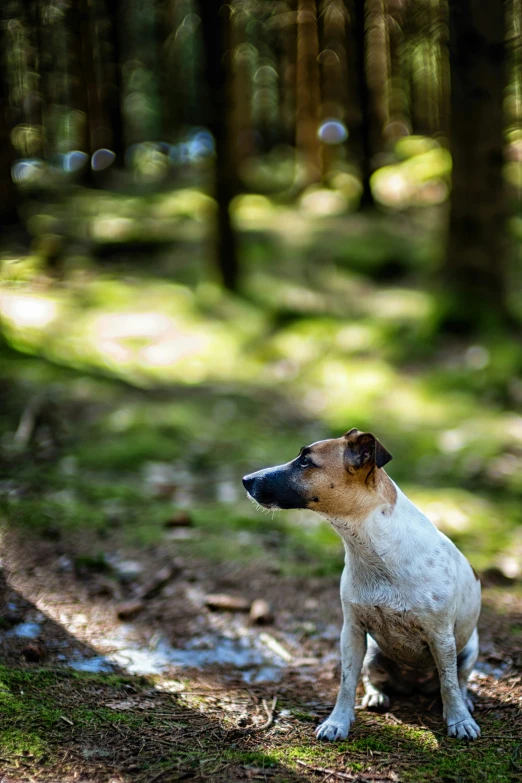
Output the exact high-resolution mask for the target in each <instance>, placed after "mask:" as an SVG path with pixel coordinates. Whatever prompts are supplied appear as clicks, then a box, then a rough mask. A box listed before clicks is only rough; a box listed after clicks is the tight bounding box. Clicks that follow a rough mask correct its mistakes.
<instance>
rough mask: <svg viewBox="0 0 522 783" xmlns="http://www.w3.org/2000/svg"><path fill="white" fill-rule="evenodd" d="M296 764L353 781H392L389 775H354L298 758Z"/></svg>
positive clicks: (311, 770)
mask: <svg viewBox="0 0 522 783" xmlns="http://www.w3.org/2000/svg"><path fill="white" fill-rule="evenodd" d="M296 764H299V766H300V767H305V769H308V770H310V772H320V773H321V774H322V775H327V776H328V777H330V776H331V775H332V776H333V777H336V778H342V780H351V781H352V783H367V781H369V780H372V781H373V780H386V781H390V778H389V777H383V776H382V775H377V776H375V775H371V774H370V775H365V776H364V777H361V776H360V775H352V774H351V773H350V772H338V771H337V770H336V769H328V768H327V767H311V766H310V765H309V764H306V763H305V762H304V761H301V760H300V759H296Z"/></svg>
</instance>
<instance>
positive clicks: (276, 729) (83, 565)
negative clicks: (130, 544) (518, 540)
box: [0, 533, 522, 783]
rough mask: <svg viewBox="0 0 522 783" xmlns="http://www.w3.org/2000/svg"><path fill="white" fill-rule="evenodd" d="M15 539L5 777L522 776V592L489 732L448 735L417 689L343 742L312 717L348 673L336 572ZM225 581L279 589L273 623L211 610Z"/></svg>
mask: <svg viewBox="0 0 522 783" xmlns="http://www.w3.org/2000/svg"><path fill="white" fill-rule="evenodd" d="M56 537H58V535H57V536H56ZM4 549H5V553H6V554H5V558H4V572H5V573H6V574H7V575H8V581H9V587H8V589H7V591H5V596H4V598H5V600H4V611H3V617H4V619H3V622H2V630H1V631H0V656H1V659H0V660H1V663H2V667H1V670H0V671H1V674H0V707H1V710H0V721H1V722H0V726H1V729H0V757H1V759H0V765H1V766H0V769H1V770H2V775H3V777H2V778H0V779H1V780H2V781H3V783H21V781H34V780H38V781H63V783H65V782H66V781H73V780H74V781H96V783H97V782H98V781H113V783H120V782H122V783H123V781H134V780H136V781H140V782H141V781H143V782H144V783H145V781H146V782H147V783H155V781H169V780H182V779H187V780H188V779H194V780H216V781H221V780H223V781H235V780H244V779H256V780H269V781H278V782H279V781H281V782H282V781H294V780H295V781H297V780H336V779H338V780H358V781H381V780H393V781H401V780H404V781H420V780H430V781H468V780H469V781H471V780H473V781H476V780H486V781H495V783H496V782H497V781H498V782H499V783H502V781H514V780H518V779H520V777H519V776H520V773H521V770H522V759H521V760H520V761H519V758H518V753H519V750H518V749H519V747H520V745H521V744H522V716H521V711H520V708H521V707H522V639H521V630H522V598H521V595H520V592H519V590H516V589H509V590H506V589H504V588H493V587H492V588H488V589H486V590H485V600H484V605H485V606H484V612H483V615H482V622H481V649H482V655H481V659H480V663H479V666H478V668H477V671H476V672H475V674H474V675H473V682H472V686H471V687H472V691H473V693H474V696H475V701H476V710H477V715H478V720H479V723H480V724H481V727H482V731H483V736H482V738H481V739H480V740H479V741H478V742H477V743H475V744H474V745H472V746H466V745H464V744H459V743H456V742H454V741H450V740H448V739H447V738H446V737H445V732H444V726H443V722H442V717H441V714H440V704H439V703H438V700H436V701H434V702H432V703H430V702H427V701H422V700H414V701H411V702H395V703H394V704H393V705H392V711H391V712H390V713H388V714H386V715H382V716H380V715H375V714H372V713H368V712H364V711H360V712H359V713H358V721H357V723H356V725H355V727H354V730H353V733H352V734H351V735H350V738H349V739H348V740H346V741H345V742H342V743H340V744H337V745H334V746H331V745H323V744H320V743H318V742H317V741H316V740H315V738H314V734H313V729H314V726H315V724H316V723H317V722H318V721H319V720H320V719H322V718H323V717H325V716H326V715H327V713H328V711H329V709H330V707H331V703H332V701H333V699H334V697H335V692H336V688H337V682H338V634H339V629H340V622H341V614H340V605H339V600H338V585H337V579H335V578H318V577H315V578H309V579H297V578H290V577H281V576H280V575H278V574H276V573H274V572H273V571H274V569H271V568H270V563H268V562H266V561H261V562H258V563H255V564H250V565H248V566H246V565H239V564H238V565H234V564H230V563H227V564H224V565H216V564H211V563H209V562H207V561H203V560H198V559H196V558H195V557H194V558H185V559H184V560H183V561H181V560H180V558H179V556H178V554H177V546H176V541H175V539H174V540H170V541H168V540H166V541H165V543H164V544H162V546H161V547H156V548H154V549H149V550H148V551H131V550H124V549H123V548H122V547H121V545H120V544H119V542H118V540H117V538H114V539H111V540H108V541H106V546H105V550H106V555H105V557H104V558H103V559H100V558H98V559H93V558H92V557H91V556H89V555H88V553H89V552H90V551H92V547H90V542H89V540H88V538H87V537H85V536H81V535H76V536H74V537H73V536H71V537H70V538H69V539H68V541H67V544H66V545H65V543H64V542H62V541H49V540H45V541H44V540H41V539H34V540H32V539H30V538H28V537H27V536H23V537H22V536H20V535H19V534H15V533H9V534H6V536H5V541H4ZM158 573H159V575H160V577H162V578H161V579H158ZM216 593H218V594H225V595H227V596H231V597H234V598H236V599H243V600H245V601H246V604H245V605H246V606H247V607H248V606H250V603H251V602H252V601H253V600H254V599H256V598H257V599H258V598H262V599H264V600H266V601H268V603H269V604H270V605H271V607H272V609H273V613H274V620H273V623H272V622H269V624H267V625H265V626H258V625H252V623H251V622H250V620H249V616H248V612H246V611H227V610H224V609H220V610H215V609H214V610H212V609H211V608H209V607H208V606H207V605H206V604H207V602H208V595H209V594H216ZM118 613H120V614H123V615H124V618H125V619H121V618H120V617H118Z"/></svg>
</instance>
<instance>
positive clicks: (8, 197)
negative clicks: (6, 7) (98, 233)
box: [0, 18, 19, 226]
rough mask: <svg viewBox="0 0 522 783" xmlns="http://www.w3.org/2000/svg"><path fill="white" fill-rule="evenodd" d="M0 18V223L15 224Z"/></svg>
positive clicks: (12, 155)
mask: <svg viewBox="0 0 522 783" xmlns="http://www.w3.org/2000/svg"><path fill="white" fill-rule="evenodd" d="M2 21H3V20H2V19H1V18H0V224H1V225H3V226H13V225H16V224H17V223H18V222H19V216H18V210H17V207H18V190H17V188H16V185H15V184H14V182H13V178H12V176H11V167H12V165H13V162H14V160H15V151H14V149H13V146H12V144H11V130H12V124H11V103H10V95H9V92H10V91H9V84H8V78H7V63H6V56H5V52H6V51H7V45H6V43H7V42H6V34H5V25H4V24H1V22H2Z"/></svg>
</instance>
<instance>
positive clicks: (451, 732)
mask: <svg viewBox="0 0 522 783" xmlns="http://www.w3.org/2000/svg"><path fill="white" fill-rule="evenodd" d="M429 645H430V649H431V652H432V655H433V657H434V659H435V663H436V664H437V669H438V672H439V679H440V695H441V696H442V705H443V712H444V719H445V721H446V724H447V726H448V736H449V737H457V738H458V739H477V737H480V729H479V727H478V725H477V724H476V723H475V721H474V720H473V718H472V717H471V714H470V712H469V710H468V708H467V706H466V704H465V702H464V699H463V698H462V691H461V688H460V686H459V680H458V673H457V651H456V648H455V637H454V634H453V628H447V629H444V630H442V629H441V630H440V631H437V632H436V633H434V634H433V635H432V637H431V639H430V640H429Z"/></svg>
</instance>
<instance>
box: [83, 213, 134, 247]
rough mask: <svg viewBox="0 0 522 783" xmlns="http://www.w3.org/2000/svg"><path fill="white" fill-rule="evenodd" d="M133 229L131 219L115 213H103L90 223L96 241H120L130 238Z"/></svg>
mask: <svg viewBox="0 0 522 783" xmlns="http://www.w3.org/2000/svg"><path fill="white" fill-rule="evenodd" d="M135 231H136V224H135V222H134V221H133V220H131V219H130V218H126V217H119V216H117V215H105V216H103V217H99V218H96V219H95V220H93V221H92V223H91V233H92V236H93V238H94V239H97V240H98V241H105V242H122V241H125V240H128V239H130V238H131V237H132V236H133V234H134V232H135Z"/></svg>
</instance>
